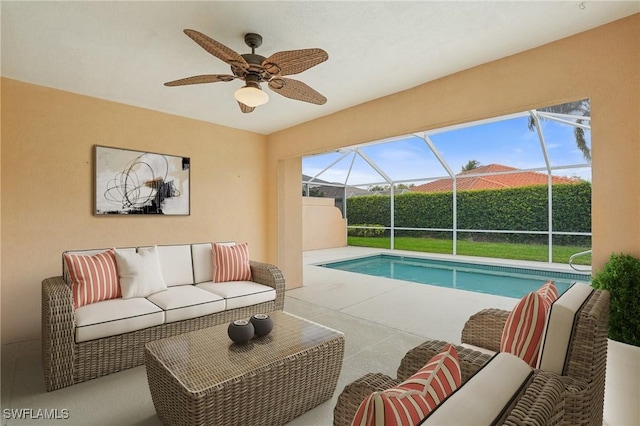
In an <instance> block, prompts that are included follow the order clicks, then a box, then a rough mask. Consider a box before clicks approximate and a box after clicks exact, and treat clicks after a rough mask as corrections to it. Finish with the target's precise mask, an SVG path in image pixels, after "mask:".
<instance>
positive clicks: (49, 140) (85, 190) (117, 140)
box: [1, 79, 269, 343]
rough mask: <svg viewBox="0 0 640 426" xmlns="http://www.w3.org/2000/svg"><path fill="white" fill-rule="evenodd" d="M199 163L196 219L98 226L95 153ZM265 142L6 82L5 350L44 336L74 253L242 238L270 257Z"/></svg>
mask: <svg viewBox="0 0 640 426" xmlns="http://www.w3.org/2000/svg"><path fill="white" fill-rule="evenodd" d="M94 144H98V145H106V146H115V147H122V148H129V149H135V150H142V151H150V152H158V153H163V154H173V155H179V156H184V157H190V158H191V187H190V191H191V215H190V216H174V217H157V216H136V217H97V216H94V215H93V214H92V213H93V205H94V204H93V203H94V201H93V200H94V195H93V192H94V189H93V185H94V171H93V156H94V151H93V145H94ZM266 150H267V143H266V137H265V136H263V135H258V134H255V133H250V132H246V131H241V130H235V129H230V128H226V127H222V126H216V125H213V124H209V123H204V122H201V121H196V120H190V119H186V118H181V117H176V116H172V115H168V114H163V113H159V112H154V111H149V110H144V109H141V108H135V107H131V106H126V105H122V104H117V103H113V102H108V101H104V100H99V99H95V98H90V97H86V96H79V95H75V94H72V93H68V92H63V91H59V90H54V89H49V88H45V87H41V86H35V85H31V84H26V83H21V82H17V81H14V80H8V79H2V157H1V159H2V200H1V202H2V207H3V210H2V213H3V214H2V217H1V219H2V221H1V222H2V255H3V256H2V342H3V343H8V342H15V341H21V340H26V339H30V338H35V337H38V336H39V335H40V288H41V286H40V283H41V281H42V280H43V279H44V278H46V277H49V276H53V275H59V274H60V269H61V253H62V251H64V250H68V249H81V248H96V247H108V246H135V245H144V244H173V243H188V242H199V241H219V240H236V241H242V242H245V241H247V242H249V250H250V254H251V257H252V258H254V259H256V260H269V259H268V258H267V240H266V238H267V235H266V217H267V210H266V195H265V190H266V184H265V181H266Z"/></svg>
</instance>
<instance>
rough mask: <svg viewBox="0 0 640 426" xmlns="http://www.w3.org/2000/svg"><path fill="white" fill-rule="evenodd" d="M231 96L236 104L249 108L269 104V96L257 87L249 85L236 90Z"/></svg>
mask: <svg viewBox="0 0 640 426" xmlns="http://www.w3.org/2000/svg"><path fill="white" fill-rule="evenodd" d="M233 96H234V97H235V98H236V100H237V101H238V102H240V103H243V104H245V105H246V106H249V107H257V106H260V105H264V104H266V103H267V102H269V95H267V94H266V93H265V92H263V91H262V89H260V88H259V87H255V86H253V85H249V84H247V85H246V86H244V87H241V88H239V89H238V90H236V91H235V93H234V94H233Z"/></svg>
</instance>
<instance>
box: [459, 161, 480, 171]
mask: <svg viewBox="0 0 640 426" xmlns="http://www.w3.org/2000/svg"><path fill="white" fill-rule="evenodd" d="M478 167H480V162H479V161H477V160H469V161H468V162H467V164H465V165H464V166H462V170H460V171H462V172H468V171H471V170H475V169H477V168H478Z"/></svg>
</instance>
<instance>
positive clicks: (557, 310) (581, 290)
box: [538, 282, 593, 374]
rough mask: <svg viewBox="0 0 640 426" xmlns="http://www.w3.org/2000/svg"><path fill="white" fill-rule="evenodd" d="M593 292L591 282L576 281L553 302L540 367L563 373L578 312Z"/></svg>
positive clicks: (540, 356)
mask: <svg viewBox="0 0 640 426" xmlns="http://www.w3.org/2000/svg"><path fill="white" fill-rule="evenodd" d="M592 292H593V288H592V287H591V286H590V285H589V284H586V283H580V282H576V283H574V284H573V285H572V286H571V287H570V288H569V289H568V290H567V291H565V292H564V293H563V294H562V295H561V296H560V297H559V298H558V299H557V300H556V301H555V302H553V304H552V305H551V310H550V312H549V317H548V319H547V327H546V329H545V331H544V334H543V335H542V347H541V348H540V354H539V356H538V368H540V369H541V370H544V371H551V372H553V373H556V374H562V372H563V370H564V364H565V361H566V358H567V352H568V351H569V342H570V340H571V334H572V332H573V326H574V323H575V318H576V314H577V313H578V311H579V310H580V308H581V307H582V305H583V304H584V303H585V301H586V300H587V299H588V298H589V296H590V295H591V293H592Z"/></svg>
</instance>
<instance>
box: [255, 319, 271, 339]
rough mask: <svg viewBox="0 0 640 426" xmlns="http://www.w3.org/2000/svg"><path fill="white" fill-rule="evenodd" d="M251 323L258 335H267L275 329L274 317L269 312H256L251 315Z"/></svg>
mask: <svg viewBox="0 0 640 426" xmlns="http://www.w3.org/2000/svg"><path fill="white" fill-rule="evenodd" d="M251 323H252V324H253V328H254V330H255V334H256V336H258V337H262V336H266V335H267V334H269V333H271V330H273V319H272V318H271V317H270V316H269V315H267V314H255V315H254V316H252V317H251Z"/></svg>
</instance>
